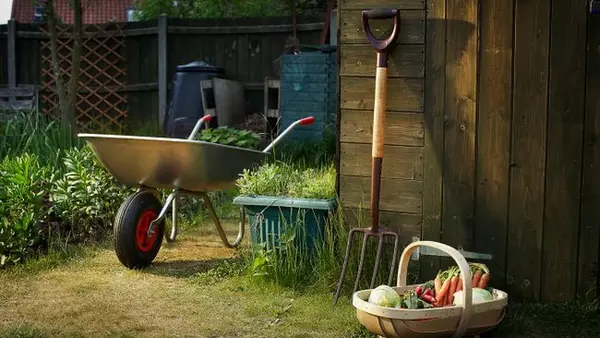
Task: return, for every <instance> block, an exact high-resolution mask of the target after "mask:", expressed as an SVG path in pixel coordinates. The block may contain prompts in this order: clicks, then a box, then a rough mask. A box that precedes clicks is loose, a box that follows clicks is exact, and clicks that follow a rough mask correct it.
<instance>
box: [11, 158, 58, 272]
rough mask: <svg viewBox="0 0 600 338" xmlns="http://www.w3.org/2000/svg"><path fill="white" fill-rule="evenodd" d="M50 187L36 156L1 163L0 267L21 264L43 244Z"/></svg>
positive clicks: (48, 175)
mask: <svg viewBox="0 0 600 338" xmlns="http://www.w3.org/2000/svg"><path fill="white" fill-rule="evenodd" d="M50 183H51V182H50V170H49V168H47V167H44V166H41V165H40V163H39V161H38V157H37V156H36V155H30V154H25V155H22V156H19V157H15V158H8V157H7V158H5V159H4V160H3V161H2V162H0V266H3V265H6V264H9V263H16V262H19V261H21V260H23V259H24V258H25V257H27V256H28V255H29V254H31V252H32V251H34V249H35V248H36V247H37V246H38V245H39V244H40V242H41V241H42V230H41V227H40V225H41V224H42V223H44V222H45V221H46V220H47V217H48V215H49V209H48V206H47V203H46V202H47V195H48V191H49V189H50Z"/></svg>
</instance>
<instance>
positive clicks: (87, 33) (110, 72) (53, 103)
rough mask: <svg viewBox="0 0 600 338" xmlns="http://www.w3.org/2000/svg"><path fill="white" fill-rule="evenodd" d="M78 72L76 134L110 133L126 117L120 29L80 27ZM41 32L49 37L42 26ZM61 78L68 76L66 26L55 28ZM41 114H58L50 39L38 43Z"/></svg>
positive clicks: (69, 45)
mask: <svg viewBox="0 0 600 338" xmlns="http://www.w3.org/2000/svg"><path fill="white" fill-rule="evenodd" d="M83 30H84V34H83V46H82V53H81V71H80V75H79V78H78V92H77V106H76V107H77V110H76V120H77V124H78V129H79V130H80V131H100V130H114V129H120V128H121V127H122V121H123V119H124V118H125V117H126V116H127V99H126V97H125V95H124V94H123V91H122V89H123V88H124V87H125V76H126V69H125V37H124V35H123V30H122V26H121V25H118V24H111V25H110V27H108V26H106V25H84V29H83ZM42 32H43V33H45V34H46V35H47V36H48V37H50V33H49V31H48V30H47V28H46V27H44V28H42ZM57 33H58V45H57V47H58V48H57V51H58V53H57V54H58V60H59V65H58V66H59V67H60V70H61V73H62V74H61V75H62V76H61V77H62V79H63V81H64V83H65V84H66V83H68V81H69V80H70V77H71V68H72V66H73V64H72V53H73V41H74V40H73V37H72V34H71V27H70V26H59V27H57ZM42 84H43V87H44V90H43V92H42V101H43V105H42V109H41V110H42V113H43V114H47V115H50V116H53V117H55V118H58V117H59V116H58V114H60V110H59V100H58V91H57V86H56V76H55V72H54V70H53V68H52V56H51V43H50V39H47V40H44V41H43V42H42Z"/></svg>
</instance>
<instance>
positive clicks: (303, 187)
mask: <svg viewBox="0 0 600 338" xmlns="http://www.w3.org/2000/svg"><path fill="white" fill-rule="evenodd" d="M335 178H336V170H335V166H334V165H333V164H329V165H323V166H321V167H319V168H301V167H298V166H296V165H294V164H290V163H285V162H279V161H278V162H274V163H265V164H263V165H262V166H260V167H259V168H258V169H256V170H244V171H243V173H242V175H241V177H240V178H239V179H238V181H237V185H238V187H239V189H240V194H242V195H267V196H282V197H292V198H316V199H329V198H334V197H335V196H336V191H335Z"/></svg>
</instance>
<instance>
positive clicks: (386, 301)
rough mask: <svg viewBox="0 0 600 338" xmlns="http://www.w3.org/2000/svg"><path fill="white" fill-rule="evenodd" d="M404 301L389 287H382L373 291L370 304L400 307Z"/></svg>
mask: <svg viewBox="0 0 600 338" xmlns="http://www.w3.org/2000/svg"><path fill="white" fill-rule="evenodd" d="M401 301H402V299H401V298H400V295H399V294H398V292H396V290H394V289H393V288H392V287H389V286H387V285H380V286H378V287H376V288H375V289H373V290H372V291H371V294H370V295H369V300H368V302H369V303H371V304H375V305H379V306H384V307H398V306H399V304H400V302H401Z"/></svg>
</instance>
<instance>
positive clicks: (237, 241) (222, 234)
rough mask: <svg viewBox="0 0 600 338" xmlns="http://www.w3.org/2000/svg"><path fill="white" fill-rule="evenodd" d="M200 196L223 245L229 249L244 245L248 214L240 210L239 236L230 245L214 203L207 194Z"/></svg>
mask: <svg viewBox="0 0 600 338" xmlns="http://www.w3.org/2000/svg"><path fill="white" fill-rule="evenodd" d="M200 195H201V196H202V199H203V200H204V204H206V207H207V208H208V212H209V214H210V218H212V221H213V223H214V224H215V228H216V229H217V232H218V233H219V237H221V241H222V242H223V245H225V246H226V247H228V248H237V247H238V246H239V245H240V243H242V239H243V238H244V225H245V222H246V212H245V211H244V208H243V207H242V208H240V225H239V232H238V236H237V238H236V239H235V242H233V243H229V240H228V239H227V236H226V234H225V230H223V227H222V226H221V221H219V217H218V216H217V212H216V211H215V208H214V206H213V204H212V202H211V201H210V198H209V197H208V195H207V194H206V193H201V194H200Z"/></svg>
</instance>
